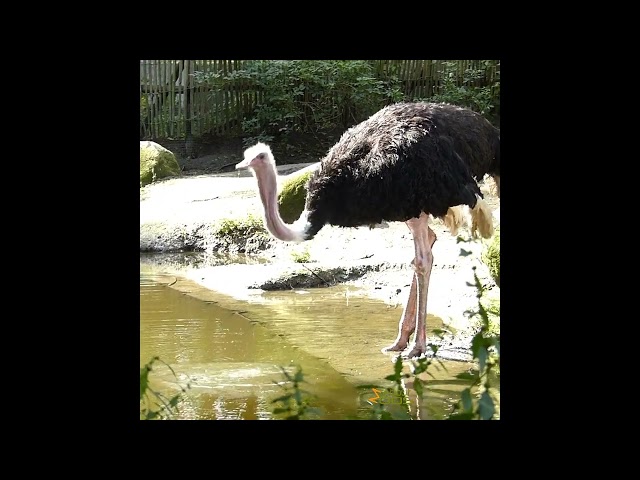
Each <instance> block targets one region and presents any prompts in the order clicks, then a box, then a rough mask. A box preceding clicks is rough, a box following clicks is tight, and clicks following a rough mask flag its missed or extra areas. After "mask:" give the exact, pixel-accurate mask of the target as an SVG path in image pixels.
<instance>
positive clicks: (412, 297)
mask: <svg viewBox="0 0 640 480" xmlns="http://www.w3.org/2000/svg"><path fill="white" fill-rule="evenodd" d="M423 216H424V218H425V220H424V223H425V225H426V223H427V220H428V218H429V217H428V216H427V215H424V214H423ZM421 218H422V217H421ZM409 221H412V222H419V221H420V219H414V220H409ZM409 221H408V222H407V226H409V229H410V230H411V233H412V234H413V237H414V242H415V238H416V234H415V233H414V230H413V227H412V226H410V225H409ZM427 228H428V227H427ZM428 231H429V232H430V236H431V237H432V238H430V239H429V240H430V242H429V251H430V250H431V247H433V244H434V242H435V241H436V234H435V233H434V232H433V230H431V229H430V228H429V229H428ZM417 259H418V251H417V244H416V258H415V259H414V260H412V261H411V264H412V265H413V268H414V270H415V268H416V267H415V266H416V260H417ZM431 263H433V258H432V259H431ZM430 268H431V267H429V269H430ZM417 279H418V273H417V271H415V272H414V274H413V280H412V281H411V289H410V291H409V298H408V299H407V304H406V305H405V307H404V312H402V317H401V318H400V324H399V325H398V336H397V338H396V340H395V342H393V344H392V345H389V346H388V347H385V348H383V349H382V352H383V353H386V352H400V351H402V350H404V349H405V348H407V344H408V343H409V337H410V336H411V334H412V333H413V332H414V330H415V327H416V301H417V295H416V290H417V285H418V282H417ZM427 286H428V279H427ZM425 316H426V300H425ZM414 341H415V340H414ZM425 343H426V337H425Z"/></svg>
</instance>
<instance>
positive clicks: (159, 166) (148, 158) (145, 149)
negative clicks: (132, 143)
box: [140, 141, 180, 187]
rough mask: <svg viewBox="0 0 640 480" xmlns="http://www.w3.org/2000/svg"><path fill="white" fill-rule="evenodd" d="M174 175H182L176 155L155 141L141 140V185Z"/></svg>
mask: <svg viewBox="0 0 640 480" xmlns="http://www.w3.org/2000/svg"><path fill="white" fill-rule="evenodd" d="M172 175H180V166H179V165H178V162H177V160H176V157H175V155H174V154H173V153H172V152H171V151H170V150H167V149H166V148H164V147H163V146H162V145H158V144H157V143H155V142H148V141H143V142H140V186H141V187H143V186H145V185H147V184H149V183H151V182H154V181H156V180H158V179H160V178H164V177H168V176H172Z"/></svg>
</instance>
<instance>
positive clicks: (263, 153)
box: [236, 143, 276, 177]
mask: <svg viewBox="0 0 640 480" xmlns="http://www.w3.org/2000/svg"><path fill="white" fill-rule="evenodd" d="M240 168H249V170H251V173H253V174H254V175H255V176H256V177H259V176H264V175H265V174H266V173H268V172H267V170H273V171H274V173H275V168H276V162H275V160H274V159H273V154H272V153H271V148H269V145H265V144H264V143H256V144H255V145H254V146H253V147H250V148H247V149H246V150H245V151H244V160H242V161H241V162H240V163H238V164H237V165H236V169H240Z"/></svg>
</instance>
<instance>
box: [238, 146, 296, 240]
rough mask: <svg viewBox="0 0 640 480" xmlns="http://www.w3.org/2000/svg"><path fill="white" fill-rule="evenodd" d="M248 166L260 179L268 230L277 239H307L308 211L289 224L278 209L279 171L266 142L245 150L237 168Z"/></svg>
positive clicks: (260, 190) (259, 185) (265, 221)
mask: <svg viewBox="0 0 640 480" xmlns="http://www.w3.org/2000/svg"><path fill="white" fill-rule="evenodd" d="M240 168H248V169H249V170H250V171H251V173H252V174H253V176H254V177H256V180H257V181H258V193H259V194H260V200H261V201H262V206H263V208H264V224H265V226H266V227H267V230H269V232H270V233H271V234H272V235H273V236H274V237H275V238H277V239H279V240H284V241H285V242H301V241H303V240H306V237H307V236H306V234H305V230H306V228H307V212H306V211H304V212H302V215H301V216H300V218H299V219H298V220H297V221H296V222H295V223H294V224H293V225H287V224H286V223H284V221H283V220H282V217H281V216H280V212H279V211H278V199H277V194H278V171H277V170H276V162H275V160H274V158H273V154H272V153H271V148H269V146H268V145H265V144H264V143H257V144H256V145H254V146H253V147H250V148H247V149H246V150H245V151H244V160H242V161H241V162H240V163H238V164H237V165H236V169H240Z"/></svg>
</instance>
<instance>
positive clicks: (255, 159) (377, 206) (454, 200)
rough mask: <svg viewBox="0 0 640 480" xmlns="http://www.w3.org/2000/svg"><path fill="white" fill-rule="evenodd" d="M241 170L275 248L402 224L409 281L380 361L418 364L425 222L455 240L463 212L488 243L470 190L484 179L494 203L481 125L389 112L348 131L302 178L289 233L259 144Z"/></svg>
mask: <svg viewBox="0 0 640 480" xmlns="http://www.w3.org/2000/svg"><path fill="white" fill-rule="evenodd" d="M247 167H248V168H249V169H250V170H251V172H252V173H253V175H254V176H255V177H256V180H257V183H258V191H259V195H260V199H261V201H262V204H263V207H264V223H265V225H266V228H267V229H268V230H269V232H270V233H271V234H272V235H273V236H274V237H275V238H277V239H280V240H283V241H286V242H301V241H305V240H310V239H312V238H313V237H314V236H315V235H316V234H317V233H318V231H319V230H320V229H321V228H322V227H323V226H324V225H325V224H331V225H336V226H341V227H358V226H364V225H371V224H379V223H381V222H382V221H383V220H386V221H388V222H390V221H400V222H405V223H406V224H407V226H408V227H409V230H410V231H411V234H412V235H413V241H414V247H415V256H414V259H413V260H412V262H411V264H412V266H413V270H414V274H413V279H412V283H411V289H410V292H409V298H408V299H407V303H406V306H405V308H404V311H403V314H402V316H401V318H400V322H399V327H398V336H397V338H396V340H395V341H394V342H393V344H391V345H389V346H388V347H386V348H383V349H382V351H383V352H391V351H394V352H402V356H403V357H404V358H415V357H419V356H422V355H424V354H425V353H426V347H427V338H426V314H427V292H428V289H429V278H430V276H431V267H432V265H433V254H432V248H433V244H434V243H435V241H436V235H435V233H434V231H433V230H432V229H431V228H430V227H429V216H430V215H431V216H433V217H437V218H441V219H443V221H444V224H445V225H446V226H447V228H448V230H449V231H450V232H451V233H452V234H453V235H455V234H456V232H457V230H458V228H459V227H460V226H461V225H463V224H464V215H463V210H462V209H463V207H464V206H466V209H467V211H468V212H469V213H470V217H471V225H470V227H471V231H472V233H473V234H474V235H475V234H476V231H477V232H479V233H480V235H481V236H482V237H484V238H489V237H490V236H491V235H492V234H493V219H492V216H491V210H490V208H489V206H488V205H487V204H486V202H485V201H484V200H483V196H482V194H481V192H480V189H479V187H478V184H477V180H479V179H481V178H482V177H483V176H484V175H485V174H488V175H490V176H492V177H493V179H494V181H495V184H496V187H497V193H498V195H500V131H499V130H498V129H497V128H495V127H494V126H493V125H491V123H489V122H488V121H487V120H486V119H484V118H483V117H482V116H481V115H479V114H477V113H475V112H473V111H471V110H468V109H466V108H461V107H457V106H454V105H449V104H444V103H440V104H435V103H424V102H416V103H396V104H393V105H389V106H387V107H385V108H383V109H382V110H380V111H378V112H377V113H375V114H374V115H372V116H371V117H369V119H367V120H365V121H364V122H362V123H360V124H358V125H356V126H354V127H352V128H350V129H349V130H347V131H346V132H345V133H344V134H343V135H342V137H341V138H340V140H339V141H338V142H337V143H336V144H335V145H334V146H333V147H332V148H331V149H330V150H329V152H328V153H327V155H326V156H325V157H324V158H323V159H322V161H321V163H320V166H319V168H317V169H316V171H315V172H314V173H313V174H312V175H311V177H310V178H309V181H308V184H307V197H306V201H305V207H304V210H303V212H302V214H301V215H300V218H299V219H298V220H296V221H295V222H294V223H293V224H290V225H288V224H285V223H284V221H283V220H282V218H281V217H280V214H279V212H278V206H277V205H278V204H277V199H276V195H277V170H276V168H275V161H274V158H273V154H272V153H271V149H270V148H269V146H267V145H265V144H263V143H258V144H256V145H254V146H252V147H250V148H248V149H247V150H245V152H244V160H243V161H241V162H240V163H238V164H237V165H236V169H240V168H247ZM413 333H415V335H414V336H413V340H412V342H411V343H410V344H409V339H410V337H411V335H412V334H413Z"/></svg>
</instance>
